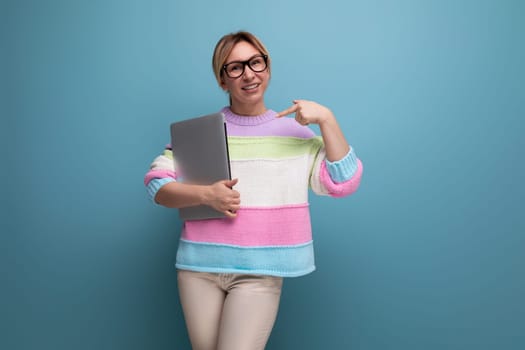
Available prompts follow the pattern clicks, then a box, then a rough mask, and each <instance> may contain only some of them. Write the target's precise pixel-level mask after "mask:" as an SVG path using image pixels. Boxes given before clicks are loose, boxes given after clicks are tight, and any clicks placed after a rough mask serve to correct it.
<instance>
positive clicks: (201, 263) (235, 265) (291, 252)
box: [175, 239, 315, 277]
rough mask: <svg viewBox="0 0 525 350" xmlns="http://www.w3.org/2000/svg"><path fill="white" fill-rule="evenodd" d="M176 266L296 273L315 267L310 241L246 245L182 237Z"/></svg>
mask: <svg viewBox="0 0 525 350" xmlns="http://www.w3.org/2000/svg"><path fill="white" fill-rule="evenodd" d="M175 266H176V267H177V268H179V269H183V270H193V271H201V272H215V273H244V274H263V275H272V276H279V277H298V276H302V275H306V274H308V273H310V272H312V271H313V270H315V264H314V251H313V242H312V241H310V242H308V243H306V244H299V245H295V246H282V247H276V246H270V247H264V246H261V247H250V248H247V247H238V246H232V245H223V244H208V243H198V242H191V241H186V240H184V239H181V240H180V241H179V247H178V250H177V258H176V264H175Z"/></svg>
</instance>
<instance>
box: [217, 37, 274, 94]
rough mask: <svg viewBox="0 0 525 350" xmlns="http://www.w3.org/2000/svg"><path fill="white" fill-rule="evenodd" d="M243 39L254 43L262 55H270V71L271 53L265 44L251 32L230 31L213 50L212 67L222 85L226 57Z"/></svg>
mask: <svg viewBox="0 0 525 350" xmlns="http://www.w3.org/2000/svg"><path fill="white" fill-rule="evenodd" d="M241 41H245V42H247V43H249V44H251V45H253V46H254V47H255V48H256V49H257V50H259V52H260V53H261V55H267V56H268V61H267V62H268V63H267V64H268V73H270V67H271V66H270V63H271V60H270V55H269V53H268V50H267V49H266V47H265V46H264V44H263V43H262V42H261V41H260V40H259V39H258V38H257V37H256V36H255V35H253V34H252V33H249V32H245V31H239V32H236V33H230V34H227V35H225V36H223V37H222V38H221V39H220V40H219V41H218V42H217V45H215V50H214V51H213V59H212V68H213V73H214V74H215V79H217V83H218V84H219V86H221V83H222V74H224V73H223V72H224V71H223V69H222V67H223V66H224V64H225V63H226V59H227V58H228V56H229V55H230V53H231V52H232V50H233V47H234V46H235V45H236V44H238V43H240V42H241Z"/></svg>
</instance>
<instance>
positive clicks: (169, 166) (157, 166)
mask: <svg viewBox="0 0 525 350" xmlns="http://www.w3.org/2000/svg"><path fill="white" fill-rule="evenodd" d="M174 168H175V165H174V162H173V159H170V158H168V157H166V156H163V155H162V156H158V157H157V158H155V160H153V163H151V166H150V169H151V170H171V171H173V170H174Z"/></svg>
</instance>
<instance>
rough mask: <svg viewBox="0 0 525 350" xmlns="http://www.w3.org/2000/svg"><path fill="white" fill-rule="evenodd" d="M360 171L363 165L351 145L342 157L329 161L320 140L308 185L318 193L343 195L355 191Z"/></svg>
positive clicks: (335, 195) (359, 181)
mask: <svg viewBox="0 0 525 350" xmlns="http://www.w3.org/2000/svg"><path fill="white" fill-rule="evenodd" d="M362 173H363V165H362V163H361V160H360V159H359V158H357V156H356V153H355V150H354V148H353V147H350V151H349V152H348V154H347V155H346V156H345V157H343V158H342V159H340V160H338V161H335V162H330V161H328V159H326V151H325V149H324V145H323V144H322V140H321V141H320V144H319V150H318V152H317V153H316V156H315V159H314V161H313V167H312V173H311V177H310V186H311V188H312V190H313V191H314V192H315V193H316V194H319V195H328V196H332V197H345V196H348V195H350V194H352V193H354V192H355V191H357V189H358V187H359V185H360V183H361V176H362Z"/></svg>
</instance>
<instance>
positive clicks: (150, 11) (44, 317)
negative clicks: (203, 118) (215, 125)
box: [0, 0, 525, 350]
mask: <svg viewBox="0 0 525 350" xmlns="http://www.w3.org/2000/svg"><path fill="white" fill-rule="evenodd" d="M0 13H1V21H0V23H1V26H2V27H1V29H2V30H1V35H2V37H1V39H2V48H1V51H2V55H1V60H2V62H1V66H2V73H1V74H2V75H1V77H0V78H1V81H2V101H1V102H2V135H1V136H2V137H1V139H2V141H1V142H2V144H1V148H2V152H3V154H2V159H3V160H4V162H3V164H2V172H1V176H2V182H3V184H4V186H3V187H2V207H3V210H2V213H3V214H2V234H1V242H0V243H1V244H0V247H1V248H0V249H1V251H0V253H1V254H0V256H1V259H2V261H1V264H0V269H1V270H0V271H1V277H2V278H1V285H0V288H1V298H0V303H1V304H0V306H1V311H0V315H1V316H0V321H1V325H0V326H1V327H0V332H1V333H2V334H1V336H0V348H2V349H24V350H25V349H57V350H58V349H188V348H189V343H188V340H187V336H186V330H185V328H184V321H183V317H182V314H181V310H180V306H179V304H178V296H177V287H176V280H175V277H176V276H175V269H174V267H173V262H174V259H175V251H176V245H177V239H178V227H179V225H180V223H179V221H178V219H177V215H176V213H175V212H174V211H173V210H169V209H166V208H162V207H156V206H154V205H152V203H151V202H149V201H148V199H147V196H146V192H145V190H144V187H143V185H142V178H143V175H144V173H145V172H146V170H147V168H148V166H149V164H150V162H151V160H152V159H153V158H154V157H155V156H156V155H157V154H158V153H159V152H160V151H161V149H162V148H163V146H164V145H165V144H166V143H167V142H168V141H169V140H168V137H169V135H168V125H169V123H170V122H172V121H174V120H179V119H184V118H187V117H191V116H198V115H202V114H204V113H208V112H211V111H216V110H218V109H219V108H221V107H222V106H224V105H226V104H227V96H226V95H225V94H224V93H223V92H222V90H220V89H219V88H218V87H217V86H216V82H215V80H214V77H213V74H212V71H211V63H210V61H211V55H212V50H213V47H214V45H215V43H216V42H217V40H218V39H219V38H220V37H221V36H222V35H223V34H226V33H228V32H231V31H236V30H239V29H246V30H250V31H252V32H254V33H255V34H257V35H258V36H259V37H260V38H261V39H262V40H263V41H264V42H265V44H266V45H267V47H268V48H269V50H270V53H271V55H272V58H273V63H274V64H273V76H272V81H271V84H270V87H269V90H268V93H267V105H268V106H269V107H270V108H273V109H276V110H281V109H284V108H286V107H288V106H289V105H290V103H291V100H292V99H295V98H304V99H312V100H315V101H318V102H320V103H322V104H325V105H327V106H329V107H330V108H331V109H332V110H333V111H334V112H335V114H336V115H337V116H338V120H339V122H340V125H341V127H342V129H343V130H344V132H345V134H346V135H347V137H348V139H349V141H350V143H351V144H352V145H353V146H354V147H355V149H356V151H357V153H358V155H359V156H360V158H361V159H362V160H363V163H364V165H365V173H364V177H363V181H362V184H361V188H360V190H359V191H358V193H356V194H355V195H353V196H351V197H348V198H344V199H329V198H320V197H314V196H312V200H311V206H312V211H313V225H314V230H315V240H316V254H317V267H318V270H317V271H316V272H315V273H313V274H311V275H309V276H307V277H303V278H298V279H287V280H286V283H285V289H284V292H283V298H282V304H281V309H280V314H279V318H278V320H277V323H276V325H275V328H274V332H273V334H272V337H271V339H270V342H269V346H268V348H269V349H324V348H327V349H366V350H375V349H403V350H407V349H427V350H431V349H523V348H525V301H524V295H525V274H524V267H525V254H524V248H525V238H524V237H525V236H524V235H525V219H524V216H525V215H524V210H523V199H524V198H525V186H524V184H523V181H524V179H525V167H524V165H523V156H522V153H523V152H522V150H523V148H524V146H525V141H524V137H523V131H524V122H523V118H524V117H525V113H524V112H525V108H524V101H525V89H524V81H525V71H524V69H523V62H525V49H524V45H523V38H524V34H525V20H524V18H525V3H524V2H522V1H518V0H516V1H511V0H507V1H503V0H493V1H489V0H481V1H473V0H472V1H469V0H459V1H457V0H456V1H452V0H441V1H437V0H436V1H430V0H429V1H416V0H404V1H403V0H400V1H387V0H376V1H332V0H325V1H322V2H319V1H299V0H297V1H265V2H262V3H255V2H252V1H247V2H242V1H231V0H224V1H217V2H212V1H209V2H204V1H193V2H191V1H184V2H182V1H65V0H64V1H59V0H50V1H31V0H18V1H14V0H11V1H3V2H2V3H1V9H0Z"/></svg>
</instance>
